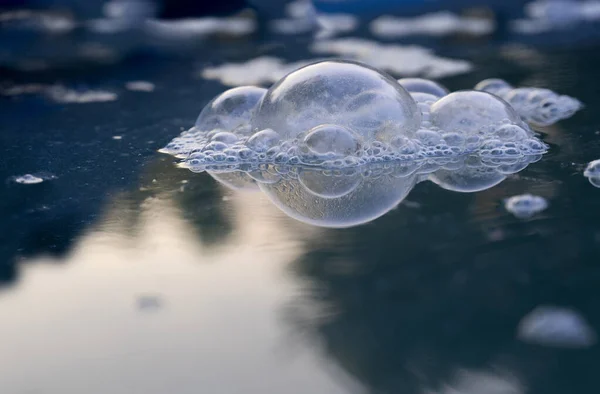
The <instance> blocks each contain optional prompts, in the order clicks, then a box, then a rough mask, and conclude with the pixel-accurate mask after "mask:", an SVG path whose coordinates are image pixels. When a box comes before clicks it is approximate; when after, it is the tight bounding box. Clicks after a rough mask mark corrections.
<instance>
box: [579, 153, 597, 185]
mask: <svg viewBox="0 0 600 394" xmlns="http://www.w3.org/2000/svg"><path fill="white" fill-rule="evenodd" d="M583 176H584V177H586V178H587V179H588V181H590V183H591V184H592V185H594V186H595V187H600V159H599V160H594V161H591V162H589V163H588V165H587V167H586V168H585V170H584V171H583Z"/></svg>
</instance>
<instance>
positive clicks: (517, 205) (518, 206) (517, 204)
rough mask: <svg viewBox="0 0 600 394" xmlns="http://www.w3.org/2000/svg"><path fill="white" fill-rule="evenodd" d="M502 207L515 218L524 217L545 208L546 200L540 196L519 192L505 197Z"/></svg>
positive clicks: (528, 216) (546, 205)
mask: <svg viewBox="0 0 600 394" xmlns="http://www.w3.org/2000/svg"><path fill="white" fill-rule="evenodd" d="M504 207H505V208H506V210H507V211H508V212H510V213H512V214H513V215H515V216H516V217H517V218H519V219H526V218H530V217H532V216H533V215H535V214H536V213H539V212H542V211H543V210H544V209H546V208H547V207H548V202H546V199H544V198H543V197H540V196H534V195H532V194H521V195H518V196H513V197H511V198H509V199H507V200H506V201H505V203H504Z"/></svg>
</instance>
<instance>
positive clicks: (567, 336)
mask: <svg viewBox="0 0 600 394" xmlns="http://www.w3.org/2000/svg"><path fill="white" fill-rule="evenodd" d="M517 336H518V338H519V339H520V340H522V341H524V342H529V343H532V344H536V345H542V346H551V347H559V348H586V347H589V346H592V345H593V344H595V343H596V333H595V332H594V331H593V329H592V328H591V327H590V326H589V324H588V323H587V322H586V321H585V319H584V318H583V317H582V316H581V315H580V314H579V313H577V312H575V311H573V310H571V309H567V308H562V307H556V306H540V307H537V308H536V309H534V310H533V311H532V312H530V313H529V314H528V315H527V316H525V317H524V318H523V319H522V320H521V322H520V323H519V327H518V333H517Z"/></svg>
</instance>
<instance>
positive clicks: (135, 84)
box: [125, 81, 155, 92]
mask: <svg viewBox="0 0 600 394" xmlns="http://www.w3.org/2000/svg"><path fill="white" fill-rule="evenodd" d="M125 88H126V89H127V90H131V91H134V92H152V91H154V88H155V86H154V84H153V83H152V82H147V81H130V82H127V83H126V84H125Z"/></svg>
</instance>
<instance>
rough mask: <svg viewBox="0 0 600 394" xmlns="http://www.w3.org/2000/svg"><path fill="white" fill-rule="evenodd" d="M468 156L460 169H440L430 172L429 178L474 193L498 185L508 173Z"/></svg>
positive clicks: (452, 188)
mask: <svg viewBox="0 0 600 394" xmlns="http://www.w3.org/2000/svg"><path fill="white" fill-rule="evenodd" d="M470 159H471V158H468V159H467V161H466V162H465V163H464V165H463V166H462V167H460V168H458V169H452V170H449V169H440V170H438V171H435V172H434V173H432V174H430V175H429V177H428V179H429V180H430V181H431V182H433V183H435V184H436V185H438V186H439V187H441V188H442V189H446V190H451V191H455V192H460V193H473V192H479V191H482V190H486V189H489V188H491V187H494V186H496V185H497V184H499V183H500V182H502V181H503V180H504V179H506V175H504V174H501V173H500V172H498V171H497V170H496V169H494V168H491V167H487V166H485V165H484V164H483V163H481V161H480V159H477V158H472V160H473V162H469V160H470Z"/></svg>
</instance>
